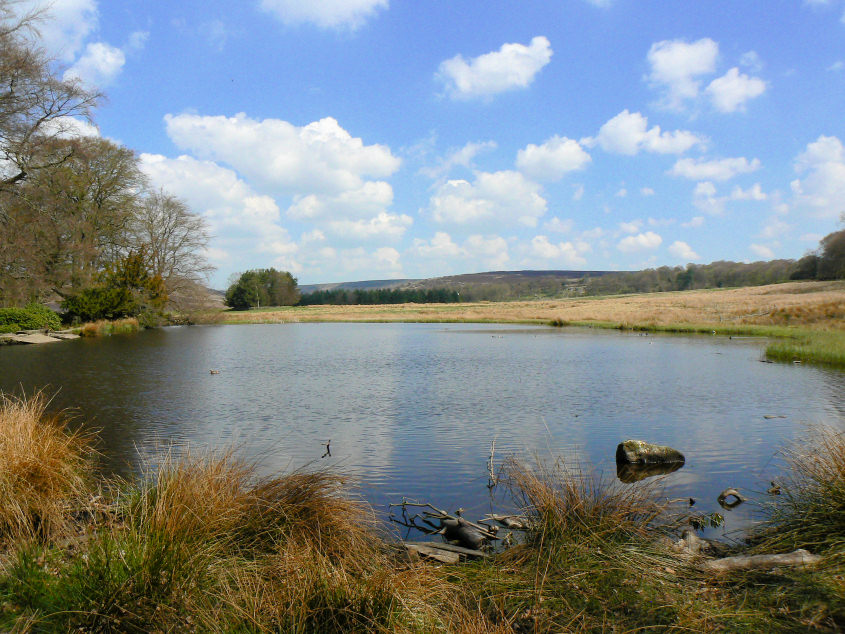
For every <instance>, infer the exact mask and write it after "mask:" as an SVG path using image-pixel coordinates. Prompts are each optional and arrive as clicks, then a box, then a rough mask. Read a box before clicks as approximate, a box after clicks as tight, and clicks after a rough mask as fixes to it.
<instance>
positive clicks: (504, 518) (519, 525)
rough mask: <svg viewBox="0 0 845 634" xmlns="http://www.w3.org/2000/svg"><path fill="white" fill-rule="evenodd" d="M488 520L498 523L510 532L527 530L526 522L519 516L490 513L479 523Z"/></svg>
mask: <svg viewBox="0 0 845 634" xmlns="http://www.w3.org/2000/svg"><path fill="white" fill-rule="evenodd" d="M490 520H493V521H494V522H498V523H499V524H501V525H502V526H504V527H505V528H509V529H510V530H512V531H525V530H528V520H527V519H526V518H524V517H522V516H521V515H497V514H496V513H491V514H490V515H486V516H485V517H484V519H483V520H481V521H482V522H487V521H490Z"/></svg>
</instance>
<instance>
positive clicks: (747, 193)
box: [731, 183, 768, 201]
mask: <svg viewBox="0 0 845 634" xmlns="http://www.w3.org/2000/svg"><path fill="white" fill-rule="evenodd" d="M767 198H768V195H767V194H766V192H764V191H763V188H762V187H760V183H754V185H752V186H751V187H749V188H748V189H742V187H740V186H739V185H737V186H736V187H734V188H733V190H732V191H731V200H756V201H760V200H766V199H767Z"/></svg>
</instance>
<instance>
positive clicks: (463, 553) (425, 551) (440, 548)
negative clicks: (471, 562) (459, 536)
mask: <svg viewBox="0 0 845 634" xmlns="http://www.w3.org/2000/svg"><path fill="white" fill-rule="evenodd" d="M402 545H403V546H404V547H405V548H406V549H407V550H408V552H413V553H416V554H418V555H422V556H425V557H430V558H431V559H435V560H437V561H442V562H443V563H444V564H451V563H457V561H458V560H459V559H460V558H464V559H484V558H485V557H489V556H490V555H488V554H487V553H485V552H484V551H481V550H475V549H473V548H463V547H462V546H455V545H453V544H438V543H436V542H402Z"/></svg>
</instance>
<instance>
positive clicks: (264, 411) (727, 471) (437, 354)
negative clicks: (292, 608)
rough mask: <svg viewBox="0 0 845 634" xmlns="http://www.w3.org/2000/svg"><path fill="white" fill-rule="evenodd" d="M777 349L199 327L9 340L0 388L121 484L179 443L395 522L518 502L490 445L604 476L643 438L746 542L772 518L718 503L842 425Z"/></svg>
mask: <svg viewBox="0 0 845 634" xmlns="http://www.w3.org/2000/svg"><path fill="white" fill-rule="evenodd" d="M763 346H764V342H763V341H762V340H759V339H743V338H734V339H729V338H727V337H715V336H712V337H711V336H670V335H661V336H655V335H651V334H649V335H644V334H639V333H620V332H617V331H600V330H591V329H555V328H546V327H525V326H502V325H477V324H278V325H247V326H193V327H178V328H164V329H159V330H152V331H145V332H142V333H138V334H137V335H127V336H115V337H110V338H105V339H87V340H86V339H82V340H78V341H72V342H62V343H57V344H49V345H48V344H45V345H41V346H9V347H5V348H2V349H0V389H2V390H3V391H5V392H15V393H20V391H21V390H24V391H26V393H29V394H31V393H32V392H33V391H35V390H36V389H39V388H46V392H47V393H48V394H50V395H53V394H55V396H54V398H53V403H52V407H53V408H56V409H58V408H73V409H74V410H75V412H76V414H77V416H78V420H79V421H82V423H83V424H84V425H87V426H89V427H91V428H96V429H98V430H99V431H100V436H101V438H102V445H101V450H102V451H103V453H104V460H105V462H106V465H107V467H108V468H109V469H111V470H113V471H116V472H119V473H123V474H127V473H131V472H136V471H138V470H139V469H140V468H142V464H143V458H142V456H145V455H146V456H150V455H153V456H154V455H155V452H156V451H157V449H160V448H161V447H166V446H168V445H170V444H175V445H176V446H180V447H182V446H186V445H189V446H192V447H198V448H205V447H213V448H226V447H231V446H233V445H234V446H237V447H238V450H239V451H240V452H241V454H242V455H244V456H246V457H249V458H251V459H255V460H257V461H258V462H259V464H260V467H261V469H262V471H263V472H264V473H270V472H274V471H289V470H293V469H297V468H306V469H316V468H324V467H325V468H332V469H335V470H338V471H341V472H343V473H347V474H350V475H352V476H354V477H355V479H356V481H357V482H358V484H359V488H358V491H359V493H360V494H361V495H362V496H363V497H365V498H366V499H367V500H368V501H370V502H371V503H372V504H373V505H374V506H375V508H376V509H377V511H379V512H380V513H386V508H387V504H388V503H389V502H398V501H400V500H401V499H402V498H403V497H407V498H415V499H419V500H425V501H429V502H432V503H433V504H435V505H436V506H439V507H441V508H446V509H450V510H453V509H455V508H457V507H458V506H462V507H464V508H465V509H466V514H467V516H470V517H471V518H472V519H477V518H480V517H481V516H483V515H484V514H485V513H487V512H490V506H491V503H492V504H495V505H496V506H497V508H502V507H503V506H504V507H507V506H508V504H509V503H510V500H508V499H507V496H506V495H504V494H503V493H502V492H501V491H499V492H498V496H499V497H498V499H495V500H492V501H491V498H490V496H489V495H488V490H487V486H486V485H487V464H486V463H487V459H488V457H489V454H490V447H491V442H492V441H493V440H494V439H495V443H496V444H495V447H496V452H495V458H496V464H497V465H499V464H501V462H502V460H503V459H505V458H506V457H508V456H518V457H520V458H522V459H524V460H526V461H528V462H529V463H532V462H536V461H546V462H547V461H549V460H553V459H555V458H557V457H559V456H562V457H563V458H564V459H565V460H567V461H570V462H574V461H576V460H577V461H578V462H579V464H580V465H581V468H582V470H584V471H590V470H596V471H598V472H602V473H603V474H604V476H605V477H606V478H607V479H608V480H611V479H614V478H615V477H616V466H615V460H614V452H615V449H616V445H617V444H618V443H619V442H621V441H623V440H625V439H628V438H636V439H644V440H648V441H650V442H656V443H659V444H666V445H670V446H672V447H675V448H676V449H678V450H680V451H682V452H683V453H684V454H685V455H686V464H685V465H684V467H683V468H682V469H680V470H678V471H676V472H674V473H672V474H670V475H667V476H665V477H664V479H663V485H662V486H663V487H665V495H667V496H671V497H683V498H687V497H693V498H695V499H696V500H697V501H698V503H697V506H696V508H700V509H701V511H702V512H710V511H717V510H718V511H719V512H721V513H723V514H724V515H726V517H727V523H726V525H725V527H724V528H723V529H722V530H725V531H733V530H736V529H738V528H744V527H747V526H748V524H749V523H750V522H752V521H753V520H754V517H755V513H754V509H755V508H757V507H756V506H755V504H754V503H753V502H752V503H749V504H744V505H742V506H740V507H737V508H736V509H734V510H733V511H722V509H720V508H719V506H718V505H717V504H716V498H717V496H718V494H719V492H721V491H722V490H723V489H725V488H726V487H729V486H730V487H736V488H738V489H740V490H741V491H743V492H758V495H757V497H758V498H759V499H762V498H764V497H765V489H766V488H767V487H768V486H769V480H772V479H776V478H777V477H778V473H779V468H780V464H779V463H780V460H779V456H778V454H777V452H778V450H779V449H781V448H783V446H784V445H785V443H787V442H790V441H793V440H795V439H800V437H801V435H802V434H803V433H804V432H805V427H806V425H816V424H831V425H834V426H837V427H843V428H845V373H843V372H839V371H834V370H824V369H819V368H813V367H807V366H799V365H782V364H770V363H761V362H760V361H761V358H762V351H763ZM211 370H215V371H218V372H219V373H216V374H212V373H211V372H210V371H211ZM329 440H330V441H331V444H330V448H331V455H330V456H325V457H323V456H324V454H325V452H326V443H327V441H329Z"/></svg>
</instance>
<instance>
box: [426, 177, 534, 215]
mask: <svg viewBox="0 0 845 634" xmlns="http://www.w3.org/2000/svg"><path fill="white" fill-rule="evenodd" d="M540 191H541V190H540V186H539V185H538V184H537V183H534V182H532V181H530V180H528V179H526V178H525V177H524V176H523V175H522V174H521V173H520V172H513V171H501V172H493V173H489V172H477V173H476V175H475V182H473V183H470V182H469V181H465V180H450V181H446V182H445V183H444V184H443V185H441V186H440V187H438V188H437V190H436V192H435V193H434V195H433V196H432V197H431V202H430V209H431V214H432V216H433V217H434V219H435V220H436V221H437V222H441V223H454V224H476V223H480V222H490V221H495V222H498V223H502V224H514V223H519V224H522V225H526V226H529V227H534V226H536V225H537V219H538V218H539V217H540V216H542V215H543V214H544V213H546V207H547V204H546V200H545V199H544V198H543V197H542V196H541V195H540Z"/></svg>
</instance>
